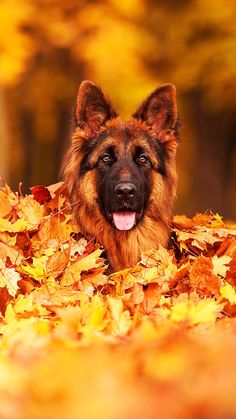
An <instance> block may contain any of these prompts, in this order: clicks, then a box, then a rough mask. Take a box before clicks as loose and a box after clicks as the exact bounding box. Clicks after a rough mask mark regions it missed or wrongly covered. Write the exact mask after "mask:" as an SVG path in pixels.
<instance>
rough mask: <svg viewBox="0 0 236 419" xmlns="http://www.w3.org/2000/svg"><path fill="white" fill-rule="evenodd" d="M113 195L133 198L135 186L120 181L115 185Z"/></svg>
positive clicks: (121, 197) (135, 191)
mask: <svg viewBox="0 0 236 419" xmlns="http://www.w3.org/2000/svg"><path fill="white" fill-rule="evenodd" d="M114 192H115V195H116V196H117V198H119V199H124V200H125V199H128V198H134V196H135V195H136V193H137V188H136V186H135V185H134V184H133V183H131V182H120V183H118V185H116V186H115V189H114Z"/></svg>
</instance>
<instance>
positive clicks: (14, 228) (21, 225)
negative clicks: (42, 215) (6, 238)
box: [0, 217, 33, 233]
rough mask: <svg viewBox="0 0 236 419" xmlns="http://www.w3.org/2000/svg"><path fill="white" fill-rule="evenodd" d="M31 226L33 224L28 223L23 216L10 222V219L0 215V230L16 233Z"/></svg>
mask: <svg viewBox="0 0 236 419" xmlns="http://www.w3.org/2000/svg"><path fill="white" fill-rule="evenodd" d="M32 227H33V226H32V225H30V224H28V223H27V221H26V220H24V219H23V218H20V219H19V220H17V221H16V222H15V223H11V222H10V221H8V220H5V219H4V218H2V217H0V232H4V231H8V232H10V233H18V232H20V231H24V230H27V229H30V228H32Z"/></svg>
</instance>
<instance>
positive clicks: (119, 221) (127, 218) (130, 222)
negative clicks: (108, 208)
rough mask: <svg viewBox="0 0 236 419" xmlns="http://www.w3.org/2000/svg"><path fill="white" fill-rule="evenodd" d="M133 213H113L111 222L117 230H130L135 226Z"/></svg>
mask: <svg viewBox="0 0 236 419" xmlns="http://www.w3.org/2000/svg"><path fill="white" fill-rule="evenodd" d="M135 215H136V213H135V212H113V213H112V216H113V222H114V224H115V226H116V228H118V230H130V229H131V228H132V227H133V226H134V224H135Z"/></svg>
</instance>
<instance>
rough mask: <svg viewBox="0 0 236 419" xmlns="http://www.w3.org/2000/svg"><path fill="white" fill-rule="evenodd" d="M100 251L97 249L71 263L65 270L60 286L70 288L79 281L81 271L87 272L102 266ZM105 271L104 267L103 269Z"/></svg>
mask: <svg viewBox="0 0 236 419" xmlns="http://www.w3.org/2000/svg"><path fill="white" fill-rule="evenodd" d="M102 252H103V250H102V249H97V250H95V251H94V252H93V253H91V254H90V255H88V256H85V257H83V258H82V259H79V260H78V261H77V262H74V263H72V264H71V265H70V266H68V268H67V269H66V270H65V273H64V275H63V277H62V278H61V281H60V283H61V285H64V286H70V285H72V284H74V283H75V282H76V281H79V280H80V277H81V275H80V274H81V272H82V271H89V270H90V269H94V268H99V267H100V266H102V265H103V260H102V259H100V256H101V253H102ZM104 269H105V267H104Z"/></svg>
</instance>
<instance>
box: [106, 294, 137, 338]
mask: <svg viewBox="0 0 236 419" xmlns="http://www.w3.org/2000/svg"><path fill="white" fill-rule="evenodd" d="M109 306H110V310H111V316H112V322H111V333H113V334H114V335H119V336H124V335H126V333H127V332H128V331H129V329H130V327H131V324H132V320H131V318H130V313H129V311H128V310H123V302H122V300H120V299H119V298H109Z"/></svg>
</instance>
